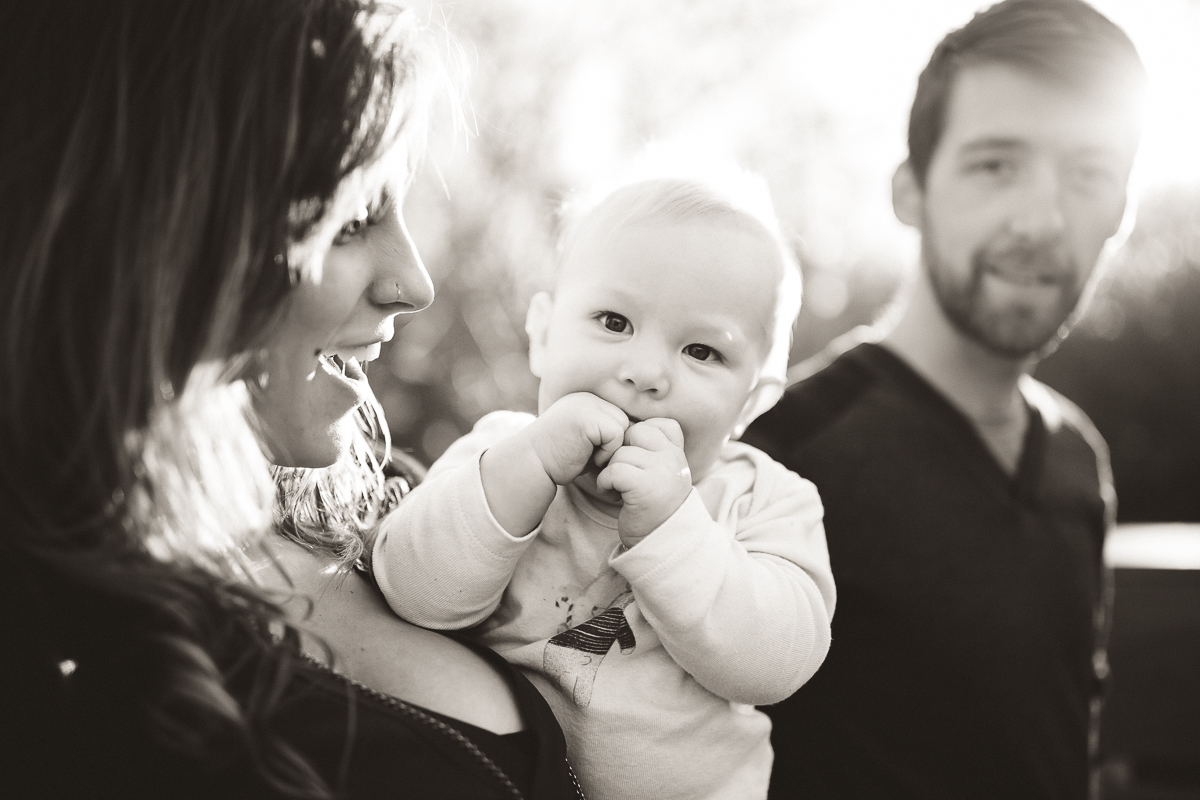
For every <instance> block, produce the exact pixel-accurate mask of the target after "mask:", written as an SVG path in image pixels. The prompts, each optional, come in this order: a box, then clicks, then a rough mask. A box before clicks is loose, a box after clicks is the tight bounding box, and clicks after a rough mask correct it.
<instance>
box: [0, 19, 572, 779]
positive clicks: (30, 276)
mask: <svg viewBox="0 0 1200 800" xmlns="http://www.w3.org/2000/svg"><path fill="white" fill-rule="evenodd" d="M17 5H18V6H20V7H14V6H12V5H10V6H9V7H8V11H7V12H6V15H5V16H4V17H3V18H2V19H0V37H2V38H3V41H0V108H2V110H3V115H2V116H0V207H3V208H4V214H3V215H0V320H2V321H3V322H2V324H0V348H2V351H3V356H4V380H3V382H2V383H0V454H2V456H0V514H2V516H0V519H2V520H3V522H2V523H0V602H3V608H4V616H3V622H2V627H0V631H2V633H3V640H4V653H5V655H4V659H3V662H4V664H5V671H6V675H5V677H6V680H4V681H3V682H0V702H2V704H3V705H2V707H0V739H2V740H3V741H4V742H5V747H4V748H0V776H3V777H2V778H0V780H2V781H3V784H4V786H3V788H4V793H5V796H17V797H26V796H28V797H59V796H62V797H73V798H74V797H81V798H87V797H103V798H109V797H112V798H116V797H121V798H125V797H333V796H337V797H375V796H388V797H394V796H397V795H400V796H405V795H413V796H419V797H514V796H533V797H564V796H573V795H574V793H575V792H574V789H573V788H572V786H571V778H570V775H569V769H568V768H567V767H566V765H565V761H564V760H563V745H562V740H561V732H559V731H558V730H557V728H556V726H555V725H554V723H553V719H552V718H551V717H550V716H549V710H548V709H547V708H546V706H545V704H544V703H542V702H541V701H540V698H539V697H538V696H537V695H536V692H535V691H533V689H532V687H530V686H529V684H528V683H527V682H525V681H523V680H522V679H521V678H520V677H519V676H517V675H515V674H514V673H513V672H512V670H511V669H509V668H507V667H506V666H504V664H503V662H502V661H500V660H498V659H496V658H494V657H493V656H491V655H490V654H489V653H487V652H482V651H477V650H472V649H469V648H467V647H466V646H464V645H461V644H459V643H457V642H456V641H454V640H451V639H448V638H445V637H442V636H439V635H436V634H432V633H429V632H427V631H421V630H419V629H414V628H412V627H411V626H407V625H405V624H404V623H402V622H400V621H399V620H396V619H394V618H391V617H388V616H385V615H384V614H383V613H382V612H381V609H382V602H381V601H379V600H378V598H377V597H375V596H373V595H372V594H371V587H369V586H367V585H366V584H364V583H362V582H361V580H360V579H358V578H357V577H355V576H354V575H353V574H350V575H348V576H345V577H343V578H341V580H340V581H335V582H334V584H333V586H332V588H328V587H327V585H328V584H329V583H330V581H331V576H332V577H333V578H336V577H338V576H337V574H336V573H337V572H338V566H339V565H340V564H341V563H343V559H342V558H340V557H339V556H341V557H349V556H352V555H353V554H354V552H355V550H356V548H355V546H354V545H353V544H350V545H347V544H346V543H347V542H348V541H349V539H348V538H347V537H348V536H350V534H353V533H354V531H353V530H350V529H348V528H345V527H344V526H343V527H342V528H338V526H336V525H335V526H333V528H334V532H333V534H331V536H332V539H327V540H322V541H323V543H324V542H328V541H336V542H338V543H340V545H339V546H341V551H340V552H339V553H337V554H334V555H325V554H323V553H320V552H318V550H317V549H314V548H311V547H309V548H305V547H300V546H298V545H296V544H294V543H293V542H292V541H289V540H285V539H283V538H279V537H274V536H267V537H266V538H263V536H262V534H261V532H262V531H264V530H265V529H267V527H268V526H269V525H270V504H271V499H272V495H273V493H274V492H273V487H272V485H271V484H270V482H269V476H268V471H267V463H266V461H265V460H264V459H263V456H262V453H263V451H265V452H266V453H267V454H268V455H269V456H270V457H271V458H272V459H273V460H274V461H275V462H276V463H278V464H281V465H287V466H294V467H313V466H325V465H327V464H331V463H333V462H334V461H336V460H338V459H339V458H343V457H345V459H346V464H347V466H346V467H345V468H343V470H342V475H341V477H340V478H339V476H338V475H333V474H331V475H327V476H325V477H324V478H322V481H323V482H324V483H323V484H322V483H320V482H318V483H314V484H312V486H313V487H317V486H319V485H325V486H327V488H330V489H332V490H333V491H334V492H335V494H336V493H337V492H339V491H341V489H342V484H343V483H345V482H346V480H348V479H346V477H345V476H348V475H349V476H353V475H354V474H363V473H356V470H355V469H354V467H355V464H356V463H357V464H361V463H364V462H367V461H369V460H370V456H369V454H367V453H366V451H365V449H364V448H363V446H362V443H361V441H359V440H358V439H357V434H356V433H355V431H354V417H355V411H354V409H355V408H356V407H357V406H359V405H360V404H361V403H362V402H363V401H364V400H367V399H368V395H367V389H366V385H365V382H364V381H363V380H362V374H361V368H360V367H359V366H358V364H357V363H356V361H359V360H364V359H365V358H367V357H369V356H372V355H374V354H375V353H377V349H378V343H379V342H380V341H382V340H383V339H386V338H387V337H388V336H390V333H391V330H392V327H391V326H392V319H393V318H394V317H395V315H396V314H398V313H400V312H405V311H416V310H419V309H420V308H423V307H424V306H425V305H427V304H428V303H429V301H430V299H431V297H432V290H431V288H430V285H429V280H428V277H427V275H426V274H425V272H424V269H423V267H422V266H421V264H420V261H419V259H418V258H417V256H416V253H415V251H414V250H413V249H412V245H411V241H410V240H409V239H408V236H407V233H406V232H405V230H404V227H403V223H402V221H401V219H400V217H399V205H400V203H399V199H400V196H401V194H402V189H403V179H401V180H400V181H399V182H398V183H397V182H396V181H395V180H394V175H395V174H397V170H399V174H401V175H405V174H407V173H408V165H409V164H410V163H411V161H412V156H411V153H412V151H413V149H414V148H415V147H416V145H417V144H418V141H419V136H420V132H421V128H422V126H421V120H420V113H419V112H420V109H421V108H422V102H423V101H422V97H421V95H422V94H423V86H424V83H425V78H424V77H423V75H424V73H425V71H426V69H427V67H426V65H424V64H423V63H422V58H421V56H420V50H419V46H418V44H417V42H416V40H415V39H414V38H413V29H412V26H411V23H409V22H406V21H405V17H404V16H403V15H397V14H396V13H393V12H388V11H384V10H381V9H375V8H372V7H369V6H367V5H365V4H364V3H361V2H358V1H357V0H177V2H170V3H163V2H157V0H108V2H104V3H99V2H96V3H86V4H77V5H78V7H74V6H63V5H62V4H43V3H40V2H30V3H21V4H17ZM343 368H344V369H345V375H343V374H342V370H343ZM247 387H250V390H251V391H247ZM250 395H253V400H252V401H251V397H250ZM251 405H253V407H254V410H255V411H256V412H257V422H255V423H254V424H248V422H247V420H248V419H252V418H254V416H255V415H254V414H251V413H250V406H251ZM255 434H257V438H256V435H255ZM367 477H370V476H369V475H368V476H367ZM293 478H295V482H296V483H300V484H303V483H305V481H304V480H303V479H302V478H296V477H295V476H294V475H293ZM364 480H365V478H364ZM372 480H374V479H373V478H372ZM349 483H350V484H353V485H358V486H359V487H360V489H361V486H363V485H367V486H368V488H371V485H370V484H369V482H368V484H355V482H354V481H352V480H351V481H349ZM376 488H378V487H376ZM360 489H353V488H351V489H350V490H348V491H352V492H354V493H355V496H356V497H358V498H360V499H361V500H363V502H367V501H369V500H371V494H370V492H368V491H361V490H360ZM306 491H307V492H308V495H305V493H304V492H301V493H299V495H298V496H311V497H314V498H316V499H321V498H324V499H326V500H327V499H329V495H327V494H326V495H320V494H318V492H317V489H316V488H309V489H308V490H306ZM360 510H362V509H352V511H354V513H353V514H350V516H353V517H354V518H355V519H356V520H358V522H360V523H362V522H363V521H364V520H366V519H368V517H369V514H370V509H367V510H363V513H358V512H359V511H360ZM345 513H349V512H345ZM339 514H342V515H344V513H343V512H338V513H337V514H334V517H337V518H340V517H339ZM335 521H336V520H335ZM285 523H286V525H285V529H286V530H287V531H289V532H291V533H292V535H293V536H296V537H300V536H302V535H303V533H304V531H306V530H308V528H309V526H308V525H307V522H306V520H305V519H304V518H303V517H302V515H300V514H296V513H293V514H289V515H288V516H287V519H286V520H285ZM338 531H341V533H338ZM346 531H349V533H346ZM338 536H341V538H340V539H339V538H338ZM331 568H332V569H331ZM256 575H258V576H261V581H262V582H265V583H268V584H271V585H272V586H274V587H276V588H277V589H278V590H279V591H277V592H274V593H272V594H270V595H268V594H267V592H266V591H265V590H264V589H262V588H260V586H261V584H260V583H259V580H260V578H257V577H255V576H256ZM321 591H323V592H324V593H323V594H318V592H321ZM304 593H312V594H313V595H314V600H315V603H314V604H313V605H312V608H313V614H312V617H311V619H306V618H305V617H306V613H305V612H306V610H307V608H308V607H309V606H308V605H306V604H305V603H303V602H299V601H293V600H291V599H290V598H291V597H293V596H295V595H298V594H304ZM330 598H332V599H330ZM276 601H282V602H286V604H287V609H286V610H285V609H283V608H281V607H280V606H279V605H278V604H277V602H276ZM376 612H379V613H376ZM302 627H305V628H307V629H308V630H309V631H310V633H305V634H302V633H301V628H302ZM314 634H315V635H314ZM368 637H369V638H368ZM335 670H336V671H335ZM489 735H491V736H492V737H493V738H491V739H489V738H488V736H489ZM510 773H511V774H510Z"/></svg>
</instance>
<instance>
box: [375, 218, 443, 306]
mask: <svg viewBox="0 0 1200 800" xmlns="http://www.w3.org/2000/svg"><path fill="white" fill-rule="evenodd" d="M396 223H397V224H395V225H389V226H387V229H388V231H389V232H390V233H391V235H389V236H379V237H377V239H376V240H375V241H374V242H372V244H373V245H375V247H374V248H373V252H372V254H371V257H372V259H373V260H374V264H373V267H374V269H375V272H376V277H375V280H374V281H373V282H372V285H371V299H372V300H373V301H374V302H376V303H377V304H379V305H381V306H387V307H388V308H389V310H391V311H392V312H399V313H402V314H403V313H411V312H413V311H420V310H421V309H423V308H428V307H429V304H430V303H432V302H433V281H432V280H430V278H429V272H427V271H426V269H425V264H424V263H423V262H422V261H421V255H420V254H419V253H418V252H417V248H416V245H415V244H413V240H412V236H410V235H409V233H408V227H407V226H406V225H405V224H404V217H402V216H400V215H399V214H397V218H396Z"/></svg>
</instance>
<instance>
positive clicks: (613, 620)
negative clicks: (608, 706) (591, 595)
mask: <svg viewBox="0 0 1200 800" xmlns="http://www.w3.org/2000/svg"><path fill="white" fill-rule="evenodd" d="M631 602H633V592H632V591H630V590H629V589H626V590H625V591H624V592H622V593H621V594H619V595H617V596H616V597H615V598H614V599H613V601H612V602H611V603H609V604H608V608H606V609H604V610H603V611H601V612H600V613H599V614H597V615H596V616H594V617H592V618H591V619H589V620H588V621H587V622H584V623H582V624H580V625H577V626H575V627H574V628H570V629H568V630H565V631H563V632H562V633H560V634H558V635H557V636H555V637H554V638H552V639H550V641H548V642H547V643H546V649H545V651H543V653H542V669H543V670H545V673H546V674H547V675H548V676H550V677H551V678H553V679H554V680H556V681H558V685H559V686H561V687H562V690H563V691H564V692H566V694H567V695H568V696H569V697H570V698H571V701H572V702H573V703H575V705H577V706H579V707H580V708H587V707H588V706H589V705H590V704H591V702H592V686H593V685H594V684H595V682H596V673H597V672H598V671H599V669H600V662H601V661H603V660H604V657H605V656H606V655H607V654H608V651H609V650H611V649H612V646H613V643H614V642H616V643H617V644H618V645H619V646H620V648H621V654H622V655H628V654H630V653H632V652H633V650H634V648H635V647H636V646H637V640H636V639H635V638H634V635H633V629H632V628H630V627H629V620H627V619H626V618H625V607H626V606H628V605H629V604H630V603H631Z"/></svg>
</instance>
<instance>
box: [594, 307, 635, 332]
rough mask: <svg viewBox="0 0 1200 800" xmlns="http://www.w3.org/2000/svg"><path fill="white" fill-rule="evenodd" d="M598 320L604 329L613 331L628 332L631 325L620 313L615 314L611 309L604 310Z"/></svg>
mask: <svg viewBox="0 0 1200 800" xmlns="http://www.w3.org/2000/svg"><path fill="white" fill-rule="evenodd" d="M600 322H601V323H602V324H603V325H604V327H605V329H606V330H610V331H612V332H613V333H628V332H629V331H630V330H631V329H632V328H633V326H632V325H630V324H629V320H627V319H625V318H624V317H622V316H621V315H620V314H615V313H613V312H612V311H605V312H604V313H603V314H601V315H600Z"/></svg>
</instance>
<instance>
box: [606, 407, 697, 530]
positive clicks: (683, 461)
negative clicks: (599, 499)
mask: <svg viewBox="0 0 1200 800" xmlns="http://www.w3.org/2000/svg"><path fill="white" fill-rule="evenodd" d="M596 485H597V486H599V487H600V488H601V489H612V490H613V491H616V492H620V494H621V501H622V506H621V514H620V516H619V517H618V519H617V533H618V535H619V536H620V537H621V542H622V544H624V545H625V546H626V547H633V546H634V545H635V544H637V543H638V542H640V541H641V540H642V539H644V538H646V536H648V535H649V534H650V533H651V532H652V531H654V529H656V528H657V527H658V526H659V525H662V524H663V523H664V522H666V521H667V519H668V518H669V517H670V516H671V515H672V514H674V513H675V512H676V511H677V510H679V507H680V506H681V505H683V501H684V500H686V499H687V496H688V494H689V493H690V492H691V491H692V473H691V470H690V469H689V468H688V462H687V456H686V455H684V451H683V430H682V429H681V428H680V427H679V423H678V422H676V421H675V420H673V419H668V418H665V417H657V418H654V419H648V420H646V421H644V422H639V423H637V424H635V425H631V426H630V427H629V430H627V431H626V432H625V446H624V447H622V448H620V449H619V450H617V452H616V453H615V454H614V455H613V457H612V460H611V461H609V464H608V466H607V467H605V469H604V470H603V471H602V472H601V473H600V474H599V475H598V476H596Z"/></svg>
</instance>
